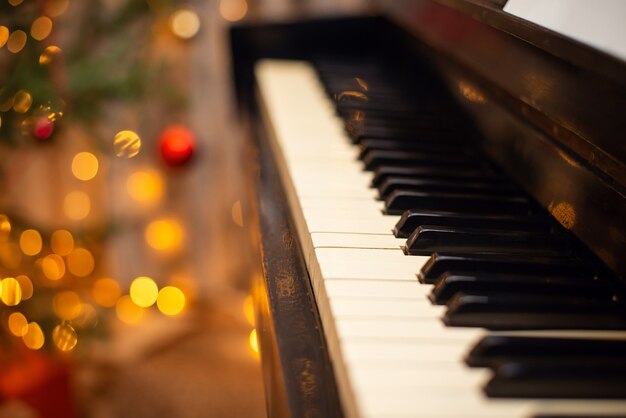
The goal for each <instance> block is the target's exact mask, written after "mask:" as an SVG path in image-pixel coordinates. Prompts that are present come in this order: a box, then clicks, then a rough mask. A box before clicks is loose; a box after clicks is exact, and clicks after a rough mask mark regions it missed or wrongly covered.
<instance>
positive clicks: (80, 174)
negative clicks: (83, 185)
mask: <svg viewBox="0 0 626 418" xmlns="http://www.w3.org/2000/svg"><path fill="white" fill-rule="evenodd" d="M72 174H74V177H76V178H77V179H79V180H83V181H88V180H91V179H92V178H94V177H95V176H96V174H98V158H97V157H96V156H95V155H93V154H92V153H90V152H79V153H78V154H76V155H75V156H74V158H73V159H72Z"/></svg>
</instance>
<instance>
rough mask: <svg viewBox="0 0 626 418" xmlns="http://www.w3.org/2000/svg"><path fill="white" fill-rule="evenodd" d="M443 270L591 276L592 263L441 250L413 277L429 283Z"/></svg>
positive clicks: (567, 259)
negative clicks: (445, 251)
mask: <svg viewBox="0 0 626 418" xmlns="http://www.w3.org/2000/svg"><path fill="white" fill-rule="evenodd" d="M446 271H465V272H476V273H514V274H528V275H540V276H546V275H552V276H559V275H561V276H579V277H589V278H594V277H595V267H594V265H593V264H592V263H591V262H589V261H587V260H584V259H579V258H553V257H530V256H509V255H506V256H505V255H494V254H489V255H486V254H443V253H435V254H433V255H431V256H430V259H429V260H428V261H427V262H426V264H424V266H423V267H422V269H421V271H420V272H419V273H418V275H417V277H418V279H419V281H420V282H421V283H429V284H433V283H435V281H436V280H437V279H438V278H439V277H440V276H441V275H442V274H443V273H445V272H446Z"/></svg>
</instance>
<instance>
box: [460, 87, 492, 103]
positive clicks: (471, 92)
mask: <svg viewBox="0 0 626 418" xmlns="http://www.w3.org/2000/svg"><path fill="white" fill-rule="evenodd" d="M459 92H460V93H461V94H462V95H463V97H465V98H466V99H467V100H469V101H470V102H473V103H479V104H483V103H486V102H487V99H485V96H484V95H483V94H482V93H481V92H480V90H478V89H477V88H476V87H474V86H473V85H471V84H469V83H468V82H466V81H460V82H459Z"/></svg>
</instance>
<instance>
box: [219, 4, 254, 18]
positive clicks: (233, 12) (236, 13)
mask: <svg viewBox="0 0 626 418" xmlns="http://www.w3.org/2000/svg"><path fill="white" fill-rule="evenodd" d="M247 13H248V2H247V1H246V0H220V14H221V15H222V17H223V18H224V19H225V20H228V21H229V22H237V21H239V20H241V19H243V18H244V17H246V14H247Z"/></svg>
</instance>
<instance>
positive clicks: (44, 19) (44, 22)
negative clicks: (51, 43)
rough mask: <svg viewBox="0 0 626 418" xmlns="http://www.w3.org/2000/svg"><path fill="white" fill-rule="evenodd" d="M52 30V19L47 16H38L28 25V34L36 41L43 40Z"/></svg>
mask: <svg viewBox="0 0 626 418" xmlns="http://www.w3.org/2000/svg"><path fill="white" fill-rule="evenodd" d="M50 32H52V19H50V18H49V17H48V16H40V17H38V18H37V19H35V20H34V21H33V24H32V25H31V26H30V36H32V37H33V39H36V40H38V41H43V40H44V39H46V38H47V37H48V35H50Z"/></svg>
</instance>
